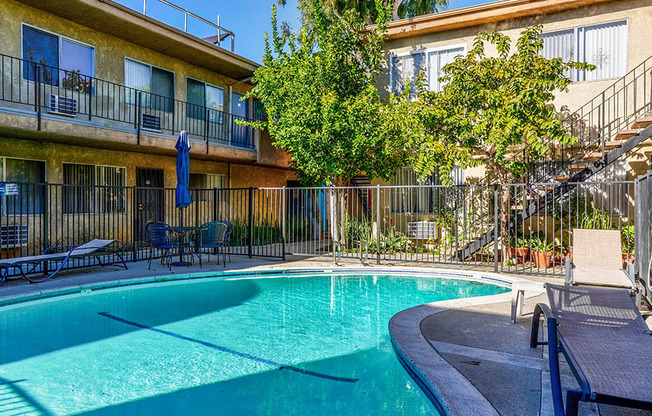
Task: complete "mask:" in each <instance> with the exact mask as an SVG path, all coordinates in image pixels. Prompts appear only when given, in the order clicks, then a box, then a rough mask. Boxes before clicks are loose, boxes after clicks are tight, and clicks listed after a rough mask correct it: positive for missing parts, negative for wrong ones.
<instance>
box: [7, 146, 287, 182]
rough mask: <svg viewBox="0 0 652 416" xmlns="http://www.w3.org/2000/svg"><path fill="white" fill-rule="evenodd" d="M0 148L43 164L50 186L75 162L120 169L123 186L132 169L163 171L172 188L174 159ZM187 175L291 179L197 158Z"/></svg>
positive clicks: (279, 172) (282, 172)
mask: <svg viewBox="0 0 652 416" xmlns="http://www.w3.org/2000/svg"><path fill="white" fill-rule="evenodd" d="M0 149H2V150H0V157H10V158H19V159H32V160H42V161H45V171H46V180H47V181H48V182H50V183H62V181H63V164H64V163H78V164H89V165H106V166H116V167H124V168H126V171H127V186H134V185H135V184H136V168H146V169H163V171H164V176H163V179H164V181H165V187H168V188H174V187H175V186H176V173H175V172H176V170H175V169H176V158H175V157H174V156H164V155H153V154H148V153H140V152H130V151H124V150H108V149H93V148H88V147H84V146H72V145H66V144H59V143H51V142H42V141H31V140H24V139H11V138H0ZM190 172H192V173H212V174H222V175H226V176H230V182H231V186H232V187H250V186H253V187H257V186H284V185H286V183H287V181H288V179H293V178H294V172H292V171H288V170H286V169H278V168H267V167H262V166H255V165H239V164H229V163H225V162H218V161H211V160H198V159H191V160H190Z"/></svg>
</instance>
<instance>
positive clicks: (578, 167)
mask: <svg viewBox="0 0 652 416" xmlns="http://www.w3.org/2000/svg"><path fill="white" fill-rule="evenodd" d="M584 169H586V163H581V162H580V163H573V164H572V165H569V166H568V170H570V171H571V172H581V171H583V170H584Z"/></svg>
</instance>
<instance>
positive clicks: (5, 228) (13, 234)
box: [0, 225, 29, 248]
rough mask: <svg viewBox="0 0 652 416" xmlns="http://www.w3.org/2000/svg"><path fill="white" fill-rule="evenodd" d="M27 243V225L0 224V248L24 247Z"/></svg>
mask: <svg viewBox="0 0 652 416" xmlns="http://www.w3.org/2000/svg"><path fill="white" fill-rule="evenodd" d="M28 243H29V227H28V226H27V225H2V226H0V248H17V247H25V246H26V245H27V244H28Z"/></svg>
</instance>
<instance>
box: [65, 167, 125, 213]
mask: <svg viewBox="0 0 652 416" xmlns="http://www.w3.org/2000/svg"><path fill="white" fill-rule="evenodd" d="M63 184H64V187H63V212H64V213H65V214H82V213H120V212H124V211H125V186H126V185H127V172H126V169H125V168H122V167H115V166H95V165H82V164H72V163H64V164H63Z"/></svg>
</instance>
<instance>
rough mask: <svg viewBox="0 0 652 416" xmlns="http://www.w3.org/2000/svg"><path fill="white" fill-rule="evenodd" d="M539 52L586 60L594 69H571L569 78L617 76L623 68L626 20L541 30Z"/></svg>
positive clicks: (625, 46) (622, 72) (594, 78)
mask: <svg viewBox="0 0 652 416" xmlns="http://www.w3.org/2000/svg"><path fill="white" fill-rule="evenodd" d="M541 37H542V39H543V40H544V45H543V51H542V52H541V54H542V55H543V56H544V57H546V58H548V59H552V58H562V59H563V60H576V61H580V62H588V63H590V64H593V65H595V66H596V69H595V70H594V71H572V72H570V73H568V74H567V76H569V77H570V78H571V80H573V81H596V80H601V79H610V78H619V77H622V76H623V75H625V72H626V71H627V22H626V21H620V22H613V23H605V24H600V25H594V26H584V27H578V28H574V29H567V30H562V31H557V32H551V33H544V34H542V35H541Z"/></svg>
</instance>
